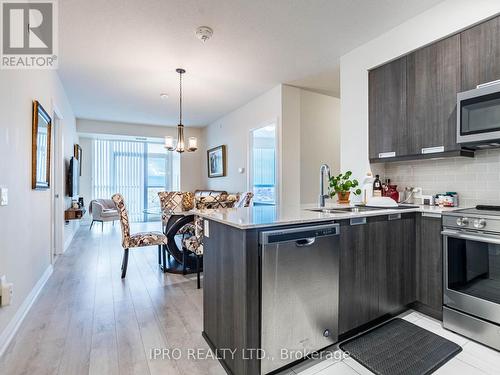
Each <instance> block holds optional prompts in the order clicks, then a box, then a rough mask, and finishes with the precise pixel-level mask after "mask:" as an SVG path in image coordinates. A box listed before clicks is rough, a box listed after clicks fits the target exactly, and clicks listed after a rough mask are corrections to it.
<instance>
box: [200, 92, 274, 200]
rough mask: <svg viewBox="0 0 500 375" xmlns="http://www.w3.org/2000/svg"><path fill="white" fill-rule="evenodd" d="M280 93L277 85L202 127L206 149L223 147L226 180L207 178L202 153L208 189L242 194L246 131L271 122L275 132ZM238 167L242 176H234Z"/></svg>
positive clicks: (247, 136) (243, 187) (244, 184)
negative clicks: (225, 156)
mask: <svg viewBox="0 0 500 375" xmlns="http://www.w3.org/2000/svg"><path fill="white" fill-rule="evenodd" d="M281 90H282V86H281V85H279V86H276V87H275V88H273V89H272V90H270V91H268V92H266V93H265V94H263V95H261V96H259V97H258V98H255V99H254V100H252V101H250V102H249V103H247V104H245V105H244V106H242V107H240V108H238V109H236V110H235V111H233V112H231V113H229V114H227V115H225V116H224V117H222V118H220V119H218V120H216V121H214V122H213V123H212V124H210V125H209V126H207V127H206V128H205V141H206V149H210V148H212V147H216V146H220V145H226V146H227V175H226V177H217V178H208V177H207V166H206V152H203V154H204V155H203V157H204V164H203V170H202V173H201V176H203V178H204V180H205V185H206V187H207V188H208V189H212V190H226V191H229V192H242V191H246V190H247V189H248V187H247V172H248V171H247V168H248V165H247V152H248V150H247V149H248V142H249V137H250V130H251V129H255V128H260V127H262V126H266V125H269V124H271V123H276V124H277V126H278V129H279V128H280V126H281ZM204 151H206V150H204ZM238 168H245V173H243V174H240V173H238Z"/></svg>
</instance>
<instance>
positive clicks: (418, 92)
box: [407, 35, 460, 155]
mask: <svg viewBox="0 0 500 375" xmlns="http://www.w3.org/2000/svg"><path fill="white" fill-rule="evenodd" d="M407 67H408V69H407V80H408V90H407V121H408V132H409V138H410V148H409V153H410V154H412V155H419V154H421V153H422V149H427V151H429V148H434V147H436V148H437V147H443V148H444V150H443V151H453V150H458V149H460V146H459V145H458V144H457V143H456V123H457V113H456V107H457V93H458V92H459V91H460V36H459V35H454V36H452V37H450V38H447V39H444V40H442V41H440V42H437V43H434V44H431V45H430V46H427V47H425V48H422V49H419V50H418V51H415V52H413V53H411V54H410V55H408V57H407ZM436 151H437V150H436Z"/></svg>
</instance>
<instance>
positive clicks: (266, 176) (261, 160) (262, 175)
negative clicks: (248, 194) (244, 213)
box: [250, 125, 276, 205]
mask: <svg viewBox="0 0 500 375" xmlns="http://www.w3.org/2000/svg"><path fill="white" fill-rule="evenodd" d="M250 179H251V184H252V191H253V193H254V204H255V205H275V204H276V126H275V125H269V126H265V127H263V128H259V129H256V130H252V132H251V177H250Z"/></svg>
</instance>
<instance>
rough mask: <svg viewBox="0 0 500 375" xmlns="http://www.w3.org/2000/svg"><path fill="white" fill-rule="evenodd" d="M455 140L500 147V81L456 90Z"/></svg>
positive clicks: (477, 146) (481, 146) (472, 145)
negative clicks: (461, 90) (470, 88)
mask: <svg viewBox="0 0 500 375" xmlns="http://www.w3.org/2000/svg"><path fill="white" fill-rule="evenodd" d="M457 143H461V144H464V145H465V146H466V147H470V148H478V149H479V148H487V147H500V81H495V82H491V83H487V84H484V85H480V86H478V87H477V88H476V89H473V90H469V91H465V92H461V93H458V94H457Z"/></svg>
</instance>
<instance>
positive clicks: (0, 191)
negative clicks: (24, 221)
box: [0, 187, 9, 206]
mask: <svg viewBox="0 0 500 375" xmlns="http://www.w3.org/2000/svg"><path fill="white" fill-rule="evenodd" d="M8 204H9V189H7V188H6V187H0V206H7V205H8Z"/></svg>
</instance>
